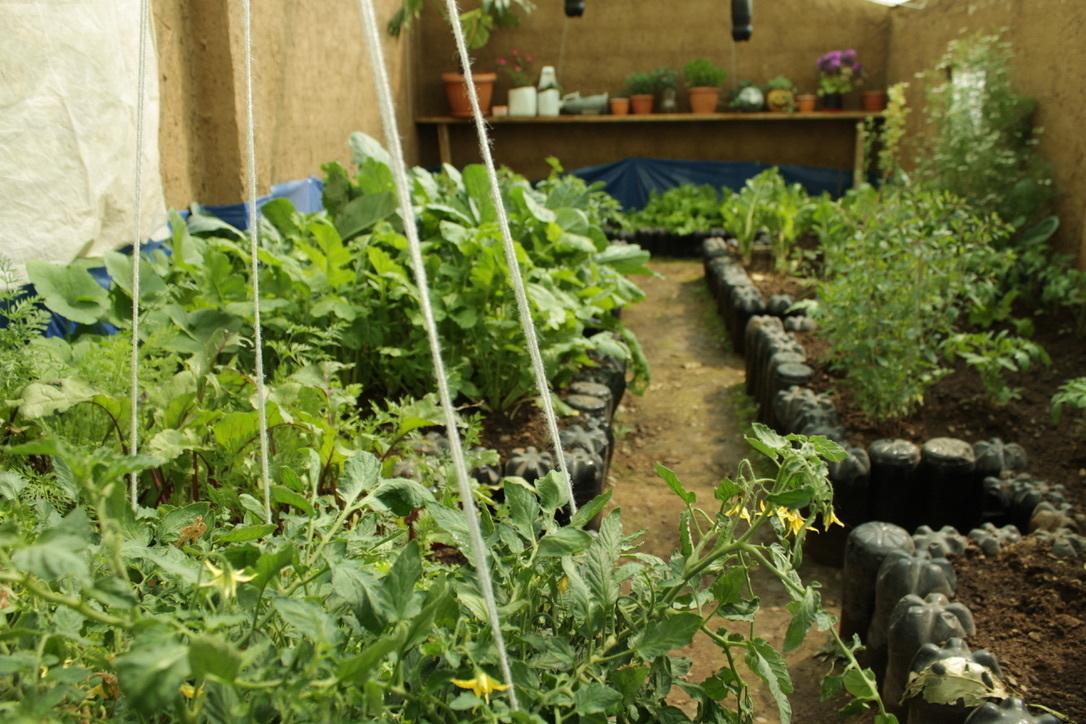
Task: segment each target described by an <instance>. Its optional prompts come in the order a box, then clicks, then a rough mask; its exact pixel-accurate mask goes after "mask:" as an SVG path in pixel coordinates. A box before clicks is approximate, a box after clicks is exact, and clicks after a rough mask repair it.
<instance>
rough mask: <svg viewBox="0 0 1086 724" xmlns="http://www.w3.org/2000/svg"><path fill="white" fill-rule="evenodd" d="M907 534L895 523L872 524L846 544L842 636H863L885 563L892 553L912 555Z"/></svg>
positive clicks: (854, 533) (861, 527) (855, 532)
mask: <svg viewBox="0 0 1086 724" xmlns="http://www.w3.org/2000/svg"><path fill="white" fill-rule="evenodd" d="M913 550H914V547H913V539H912V538H910V537H909V533H908V531H906V530H905V529H904V528H901V527H899V526H896V525H893V524H892V523H883V522H881V521H872V522H870V523H864V524H863V525H859V526H857V527H856V528H855V529H853V531H852V532H851V533H849V536H848V541H847V542H846V543H845V566H844V571H843V572H842V574H841V580H842V582H843V584H844V589H843V591H842V593H841V636H842V638H844V639H846V640H848V639H851V638H852V636H853V635H856V634H858V635H860V636H864V635H866V634H867V629H868V627H869V626H870V625H871V617H872V615H873V614H874V612H875V584H876V582H877V580H878V575H879V569H880V568H881V567H882V564H883V561H885V560H886V557H887V556H888V555H890V554H891V553H906V554H908V553H912V552H913Z"/></svg>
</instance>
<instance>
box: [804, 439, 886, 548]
mask: <svg viewBox="0 0 1086 724" xmlns="http://www.w3.org/2000/svg"><path fill="white" fill-rule="evenodd" d="M846 451H847V452H848V457H846V458H845V459H844V460H841V461H838V462H834V463H830V465H829V474H830V482H831V483H832V484H833V507H834V513H835V514H836V515H837V517H838V518H840V519H841V522H843V523H844V524H845V525H844V527H840V526H831V527H830V528H829V530H826V531H823V532H819V534H818V535H813V536H808V537H807V548H808V550H809V551H810V553H811V557H812V558H814V559H815V560H817V561H818V562H820V563H824V564H826V565H831V566H840V565H841V564H842V562H843V561H844V555H845V544H846V541H847V539H848V534H849V532H850V531H851V530H852V528H853V527H855V526H857V525H859V524H861V523H863V522H865V516H866V515H867V490H868V475H869V473H870V472H871V461H870V460H868V458H867V451H866V450H864V449H863V448H862V447H848V448H846Z"/></svg>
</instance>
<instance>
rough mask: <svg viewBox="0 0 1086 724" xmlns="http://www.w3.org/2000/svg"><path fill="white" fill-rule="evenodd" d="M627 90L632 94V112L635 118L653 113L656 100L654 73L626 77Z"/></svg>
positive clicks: (633, 74)
mask: <svg viewBox="0 0 1086 724" xmlns="http://www.w3.org/2000/svg"><path fill="white" fill-rule="evenodd" d="M626 90H627V91H628V92H629V94H630V110H631V112H632V113H633V114H634V115H635V116H640V115H648V114H649V113H652V106H653V103H654V102H655V100H656V96H655V91H656V79H655V78H654V77H653V75H652V73H630V74H629V75H628V76H626Z"/></svg>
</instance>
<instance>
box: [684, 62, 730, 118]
mask: <svg viewBox="0 0 1086 724" xmlns="http://www.w3.org/2000/svg"><path fill="white" fill-rule="evenodd" d="M683 77H684V78H685V79H686V95H687V98H688V100H689V101H690V112H691V113H714V112H715V111H716V107H717V104H718V103H719V102H720V88H721V86H723V85H724V80H725V79H726V78H727V77H728V74H727V72H726V71H725V70H724V69H723V68H721V67H720V66H718V65H717V64H716V63H714V62H713V61H711V60H709V59H708V58H694V60H691V61H690V62H689V63H687V64H686V65H685V66H683Z"/></svg>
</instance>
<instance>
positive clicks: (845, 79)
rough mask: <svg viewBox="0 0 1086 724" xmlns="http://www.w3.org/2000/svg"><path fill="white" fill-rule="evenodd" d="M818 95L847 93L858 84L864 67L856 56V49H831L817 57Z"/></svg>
mask: <svg viewBox="0 0 1086 724" xmlns="http://www.w3.org/2000/svg"><path fill="white" fill-rule="evenodd" d="M818 73H819V78H818V95H820V96H826V95H832V94H839V93H848V92H849V91H850V90H852V89H853V88H855V87H856V86H858V85H860V81H861V80H862V79H863V74H864V67H863V65H861V64H860V61H859V60H858V59H857V57H856V51H855V50H853V49H851V48H849V49H848V50H831V51H830V52H828V53H826V54H825V55H823V56H822V57H821V58H819V59H818Z"/></svg>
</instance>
